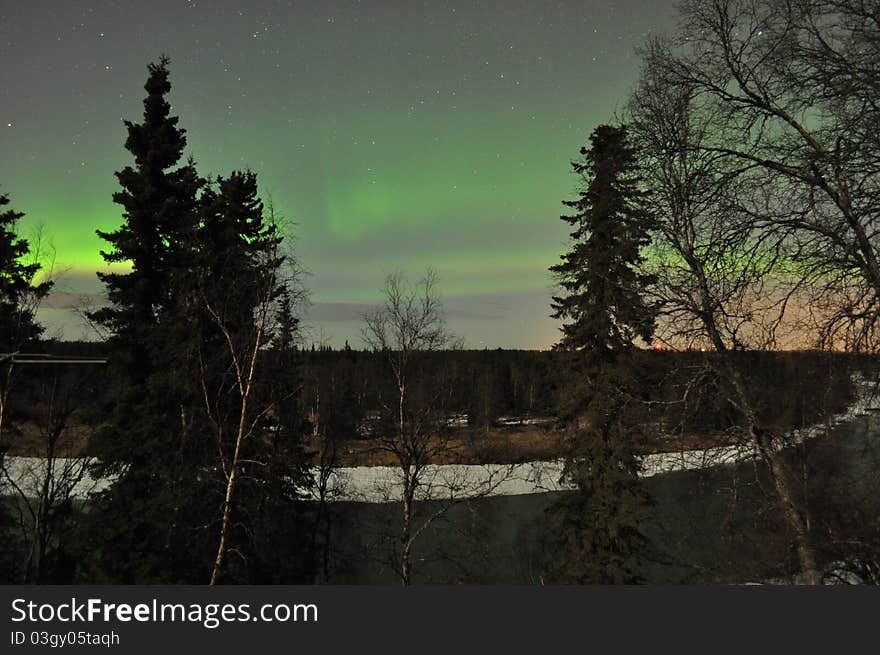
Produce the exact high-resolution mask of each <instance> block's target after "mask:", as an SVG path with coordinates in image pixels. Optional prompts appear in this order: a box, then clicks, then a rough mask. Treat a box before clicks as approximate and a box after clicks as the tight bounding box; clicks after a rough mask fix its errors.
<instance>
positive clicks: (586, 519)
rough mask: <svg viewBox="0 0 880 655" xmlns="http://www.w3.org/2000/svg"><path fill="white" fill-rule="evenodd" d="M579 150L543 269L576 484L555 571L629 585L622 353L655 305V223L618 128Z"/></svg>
mask: <svg viewBox="0 0 880 655" xmlns="http://www.w3.org/2000/svg"><path fill="white" fill-rule="evenodd" d="M580 153H581V155H582V159H581V160H579V161H575V162H572V166H573V168H574V171H575V172H576V173H577V174H578V175H580V176H581V177H582V178H583V180H584V182H585V183H586V188H584V189H583V190H581V191H580V192H579V197H578V198H577V199H576V200H572V201H564V204H565V205H566V206H568V207H570V208H572V209H573V210H574V212H573V213H572V214H570V215H566V216H563V217H562V220H564V221H565V222H566V223H568V224H569V225H571V226H572V227H573V228H574V229H573V231H572V232H571V235H570V236H571V249H570V250H569V251H568V252H566V253H565V254H563V255H562V261H561V262H560V263H559V264H557V265H555V266H553V267H551V269H550V270H551V272H552V273H553V274H554V276H555V277H556V280H557V282H558V284H559V286H560V287H561V289H562V291H563V292H564V293H561V294H560V295H558V296H554V298H553V303H552V307H553V309H554V310H555V311H554V313H553V317H554V318H560V319H563V320H567V322H566V323H564V325H563V327H562V333H563V336H562V339H561V340H560V342H559V344H558V346H557V347H558V348H559V349H561V350H568V351H573V355H572V357H571V360H572V370H571V371H570V377H569V380H568V384H567V386H568V388H567V390H566V392H565V395H564V397H563V399H562V407H561V410H562V411H561V415H562V417H563V419H564V420H565V421H566V423H567V425H568V426H569V428H570V429H572V430H573V435H572V437H571V438H570V440H569V443H568V452H567V458H566V465H565V473H564V475H565V477H566V478H567V479H568V480H569V481H571V482H573V483H575V484H576V485H577V492H576V493H574V494H573V495H572V496H571V497H569V498H568V499H566V500H565V501H563V503H562V504H561V506H559V507H558V508H557V510H558V511H559V513H560V514H561V516H562V535H561V539H562V547H563V551H564V555H563V559H562V561H561V562H560V564H559V566H558V567H557V568H556V570H555V571H554V572H553V575H554V576H555V577H556V578H558V579H559V580H562V581H566V582H575V583H585V584H607V583H631V582H637V581H638V580H639V574H638V567H639V557H640V554H641V553H642V552H643V550H644V548H645V546H646V542H645V539H644V537H643V536H642V533H641V532H640V530H639V519H640V515H641V512H642V508H643V507H644V505H645V503H646V497H645V494H644V492H643V490H642V488H641V485H640V482H639V478H638V470H639V465H638V460H637V458H636V456H635V447H636V444H635V442H634V437H635V434H636V432H637V426H638V424H639V418H638V414H639V411H640V405H641V404H640V403H639V402H638V398H637V396H638V383H637V381H636V378H635V375H634V372H633V371H632V368H631V362H630V357H629V353H630V352H631V351H632V349H633V348H634V347H635V346H634V341H635V340H636V339H638V338H641V339H643V340H648V339H650V337H651V333H652V331H653V326H654V317H655V310H654V308H653V307H652V306H651V305H650V304H649V303H647V302H646V301H645V300H644V299H643V297H642V295H641V291H642V289H643V288H644V286H645V285H647V284H648V283H649V282H650V280H651V278H650V277H649V276H647V275H645V274H644V273H642V272H640V265H641V264H642V255H641V250H642V248H643V247H644V246H645V245H647V244H648V243H649V241H650V229H651V226H652V222H653V221H652V218H651V214H650V212H649V211H648V209H647V206H646V198H645V194H644V193H643V192H642V191H641V190H640V189H639V184H638V167H637V156H636V153H635V151H634V150H633V148H632V147H631V146H630V144H629V142H628V140H627V133H626V128H625V127H623V126H609V125H602V126H600V127H598V128H596V130H595V131H594V132H593V133H592V135H591V137H590V148H589V149H587V148H581V151H580Z"/></svg>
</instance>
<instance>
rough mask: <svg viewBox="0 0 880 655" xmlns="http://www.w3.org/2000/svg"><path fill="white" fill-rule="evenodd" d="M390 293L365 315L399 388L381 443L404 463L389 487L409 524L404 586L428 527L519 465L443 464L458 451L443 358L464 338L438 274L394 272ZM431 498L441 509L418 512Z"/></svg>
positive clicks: (399, 560)
mask: <svg viewBox="0 0 880 655" xmlns="http://www.w3.org/2000/svg"><path fill="white" fill-rule="evenodd" d="M382 295H383V302H382V303H381V304H380V305H379V306H378V307H377V308H376V309H374V310H373V311H371V312H368V313H367V314H365V315H364V317H363V319H364V327H363V329H362V337H363V340H364V342H365V343H366V344H367V346H368V347H370V348H372V349H373V350H375V351H377V352H380V353H382V355H383V356H384V358H385V360H386V363H387V365H388V369H389V371H390V374H391V377H392V381H393V387H394V389H395V392H396V393H395V396H394V399H393V400H392V401H391V402H389V403H385V404H383V408H382V413H383V414H384V415H385V416H386V417H388V418H389V419H390V420H388V421H386V422H384V425H383V426H382V431H381V432H380V434H378V435H377V442H378V448H379V450H381V451H383V452H386V453H388V454H390V455H391V456H392V457H393V459H394V461H395V462H396V469H397V476H395V478H394V479H392V480H388V481H387V482H386V484H385V488H384V492H385V494H386V497H387V499H388V500H394V502H399V503H400V508H401V527H400V532H399V535H398V536H397V537H396V539H394V540H393V544H392V548H391V552H392V554H393V559H394V562H393V565H394V568H395V571H396V573H397V575H398V577H399V578H400V581H401V583H402V584H403V585H409V584H410V583H411V582H412V580H413V563H414V555H413V548H414V546H415V544H416V542H417V541H418V539H419V537H420V536H421V535H422V534H423V533H424V532H425V530H427V529H428V528H429V527H430V526H431V524H432V523H433V522H434V521H436V520H437V519H439V518H440V517H442V516H443V515H444V514H445V513H446V512H447V511H448V510H449V509H450V508H451V507H452V505H454V504H456V503H459V502H463V501H464V500H466V499H468V498H474V497H481V496H485V495H487V494H489V493H491V492H492V491H493V490H494V489H495V488H497V486H498V485H499V484H500V483H501V482H502V481H503V480H504V479H506V478H507V477H509V475H510V471H511V470H512V467H498V468H497V469H488V468H486V470H485V471H481V474H480V475H477V476H472V475H468V474H467V473H466V472H465V471H466V470H467V469H456V468H454V467H440V466H436V465H435V464H436V463H437V462H443V461H448V460H449V458H450V457H451V456H454V454H455V453H454V449H453V447H452V444H451V443H450V439H449V427H450V425H449V409H450V402H449V401H450V398H451V393H452V388H451V386H450V383H449V381H448V380H445V379H444V376H443V374H442V372H441V370H440V368H439V367H442V363H441V362H440V359H439V358H440V357H442V351H445V350H451V349H457V348H460V347H461V342H460V340H459V339H457V338H456V337H454V336H453V335H452V334H451V333H450V331H449V330H448V329H447V326H446V320H445V316H444V313H443V306H442V302H441V299H440V295H439V291H438V289H437V275H436V273H435V272H434V271H432V270H430V269H429V270H428V271H427V272H426V273H425V275H424V277H422V278H421V279H420V280H419V281H418V282H416V283H410V282H408V281H407V280H406V279H405V278H404V276H403V274H402V273H399V272H397V273H391V274H389V275H387V276H386V278H385V285H384V287H383V288H382ZM438 355H439V357H438ZM430 501H435V506H434V508H433V509H429V510H427V512H426V513H420V512H418V511H417V507H416V505H417V503H419V502H424V503H425V504H427V503H428V502H430Z"/></svg>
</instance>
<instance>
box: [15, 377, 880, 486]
mask: <svg viewBox="0 0 880 655" xmlns="http://www.w3.org/2000/svg"><path fill="white" fill-rule="evenodd" d="M855 382H856V388H857V390H858V395H857V397H856V400H855V401H854V402H853V403H852V404H851V405H850V406H849V407H848V408H847V409H846V411H844V412H842V413H840V414H837V415H835V416H833V417H831V418H830V419H829V420H828V421H826V422H824V423H821V424H818V425H814V426H811V427H809V428H805V429H803V430H795V431H794V432H792V433H791V434H790V435H787V438H786V439H784V440H783V443H784V444H785V445H792V444H796V443H801V442H803V441H804V440H805V439H810V438H814V437H817V436H820V435H822V434H825V433H826V432H827V431H828V430H830V429H831V428H833V427H834V426H837V425H840V424H841V423H844V422H846V421H849V420H852V419H853V418H855V417H857V416H863V415H865V414H868V413H869V412H876V411H880V407H878V405H880V400H878V398H877V397H875V390H874V385H873V384H871V383H869V382H868V381H866V380H864V379H862V378H860V377H859V378H857V379H856V380H855ZM754 456H755V453H754V451H753V449H752V448H751V447H749V446H723V447H717V448H707V449H704V450H689V451H683V452H673V453H655V454H652V455H648V456H646V457H644V458H642V472H641V476H642V477H651V476H654V475H659V474H661V473H670V472H673V471H684V470H692V469H700V468H707V467H710V466H725V465H730V464H734V463H736V462H739V461H743V460H746V459H750V458H753V457H754ZM71 463H72V462H68V461H67V460H56V470H62V469H63V467H64V466H65V464H71ZM562 467H563V462H562V460H555V461H539V462H526V463H524V464H443V465H430V466H428V467H427V468H426V469H425V471H423V473H422V477H421V479H422V485H421V486H420V488H419V489H418V491H417V494H416V495H417V498H420V499H424V498H436V499H443V498H446V499H454V498H463V497H474V496H515V495H520V494H533V493H543V492H548V491H561V490H565V489H570V488H571V486H569V485H566V484H563V483H562V482H560V478H561V475H562ZM45 471H46V460H44V459H42V458H39V457H6V459H5V470H4V471H3V472H2V475H3V477H7V478H9V480H11V481H13V482H15V484H16V485H17V486H18V487H19V488H20V489H21V490H22V491H23V492H24V493H26V494H27V495H36V494H37V490H38V489H39V488H40V486H41V483H42V480H43V479H45ZM314 475H315V476H317V470H315V471H314ZM9 480H3V482H7V481H9ZM109 484H110V480H109V479H106V478H105V479H98V480H95V479H92V478H91V476H89V475H88V474H86V475H85V476H83V478H82V479H81V480H80V481H79V482H78V483H77V484H76V485H75V486H74V489H73V496H74V497H77V498H85V497H86V496H88V495H89V494H90V493H95V492H98V491H101V490H103V489H106V488H107V487H108V486H109ZM402 486H403V485H402V479H401V472H400V469H397V468H394V467H390V466H357V467H346V468H340V469H337V470H336V471H334V473H333V474H332V476H331V478H330V481H329V488H328V493H327V496H326V497H327V498H328V499H329V500H338V501H355V502H371V503H381V502H394V501H395V500H399V498H400V492H401V489H402Z"/></svg>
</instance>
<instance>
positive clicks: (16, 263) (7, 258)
mask: <svg viewBox="0 0 880 655" xmlns="http://www.w3.org/2000/svg"><path fill="white" fill-rule="evenodd" d="M9 204H10V200H9V196H7V195H5V194H0V353H2V354H0V470H2V469H3V457H4V455H5V453H6V450H7V449H8V448H9V445H10V434H11V432H12V430H11V427H12V426H11V421H10V418H11V417H10V416H9V399H10V393H11V391H12V386H13V381H14V375H15V365H14V363H13V360H12V355H13V354H14V353H16V352H19V351H21V350H25V349H30V348H32V347H34V346H35V345H36V342H37V341H38V340H39V338H40V335H41V334H42V333H43V328H42V326H40V324H39V323H37V321H36V317H35V312H36V309H37V306H38V305H39V302H40V300H42V299H43V298H44V297H45V296H46V294H48V293H49V291H50V290H51V288H52V283H51V282H49V281H43V282H40V283H37V282H36V279H37V276H38V275H39V273H40V270H41V269H42V267H41V265H40V263H39V262H37V261H28V259H29V256H30V255H31V254H32V253H31V248H30V244H29V243H28V241H27V240H26V239H22V238H20V237H19V236H18V233H17V231H16V225H17V223H18V221H19V220H20V219H21V218H22V217H23V216H24V214H23V213H21V212H17V211H15V210H13V209H11V208H8V205H9ZM0 477H2V476H0ZM0 482H2V480H0ZM3 491H4V490H3V489H2V485H0V497H2V496H3V495H4V494H3ZM12 527H13V523H12V519H11V517H10V516H9V515H8V514H7V512H6V507H5V506H3V505H2V504H0V535H2V541H3V543H6V544H9V545H10V547H9V548H7V549H4V551H5V553H4V556H2V557H0V581H8V582H11V581H13V580H14V579H16V576H17V573H18V571H17V569H18V564H19V563H18V562H16V561H14V560H15V557H14V556H15V555H16V554H17V551H16V550H15V549H14V548H13V547H12V544H13V543H14V536H13V535H12V534H10V531H11V529H12Z"/></svg>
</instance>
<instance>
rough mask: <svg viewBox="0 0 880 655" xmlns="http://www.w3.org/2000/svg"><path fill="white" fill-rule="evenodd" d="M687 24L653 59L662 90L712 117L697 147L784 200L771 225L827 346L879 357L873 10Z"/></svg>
mask: <svg viewBox="0 0 880 655" xmlns="http://www.w3.org/2000/svg"><path fill="white" fill-rule="evenodd" d="M680 25H681V27H680V28H679V30H678V31H677V33H676V35H675V36H674V38H673V39H672V40H671V41H670V42H669V43H667V44H666V45H665V46H664V47H662V48H654V49H653V51H651V52H649V57H650V59H651V61H652V64H653V65H654V66H656V67H657V69H658V70H660V71H662V77H663V80H664V84H667V85H669V86H670V87H678V88H686V89H688V91H689V93H690V94H691V95H692V98H693V100H692V101H693V103H694V104H695V105H698V106H701V107H703V108H705V109H706V110H707V113H706V117H707V119H708V120H711V128H710V129H708V130H707V131H706V132H705V134H704V135H703V137H704V138H703V139H702V140H701V142H700V143H699V144H698V147H699V148H700V149H701V150H703V151H704V152H707V153H712V154H714V155H719V156H722V157H725V158H728V159H730V160H732V161H733V162H735V164H732V165H735V166H738V167H740V168H741V169H742V174H747V175H749V176H751V177H752V178H753V180H754V181H755V182H756V183H757V184H760V185H762V186H764V187H774V188H775V189H776V190H777V194H778V196H777V201H778V202H777V205H776V206H775V207H771V208H770V209H771V211H770V212H769V213H768V214H767V215H766V216H765V217H764V226H765V227H766V229H768V230H770V231H778V232H782V233H785V234H787V235H788V237H789V240H788V245H789V249H788V257H789V259H790V261H792V262H796V263H797V264H798V265H799V267H800V268H799V270H798V273H797V274H798V276H799V277H801V278H802V279H804V280H806V281H809V282H810V283H811V285H812V287H813V289H814V296H813V298H812V299H811V300H812V302H811V306H812V308H813V309H814V310H815V314H816V316H815V323H816V324H817V327H818V328H819V329H820V333H819V342H820V343H821V344H822V345H824V346H828V347H838V348H839V347H845V348H847V349H852V350H873V349H874V348H875V345H876V344H875V342H876V339H877V336H878V335H877V318H878V316H880V241H878V239H877V234H878V227H880V202H878V201H880V147H878V146H880V142H878V138H877V134H876V124H877V118H878V116H880V114H878V106H877V103H876V97H877V95H876V92H877V89H878V88H880V65H878V63H877V62H878V61H880V58H878V56H877V55H878V53H880V24H878V10H877V7H876V4H875V3H870V2H864V1H863V0H762V1H757V2H756V1H754V0H708V1H706V0H685V2H682V3H681V5H680ZM793 207H796V208H797V211H788V209H789V208H793ZM779 209H784V210H785V211H778V210H779Z"/></svg>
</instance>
